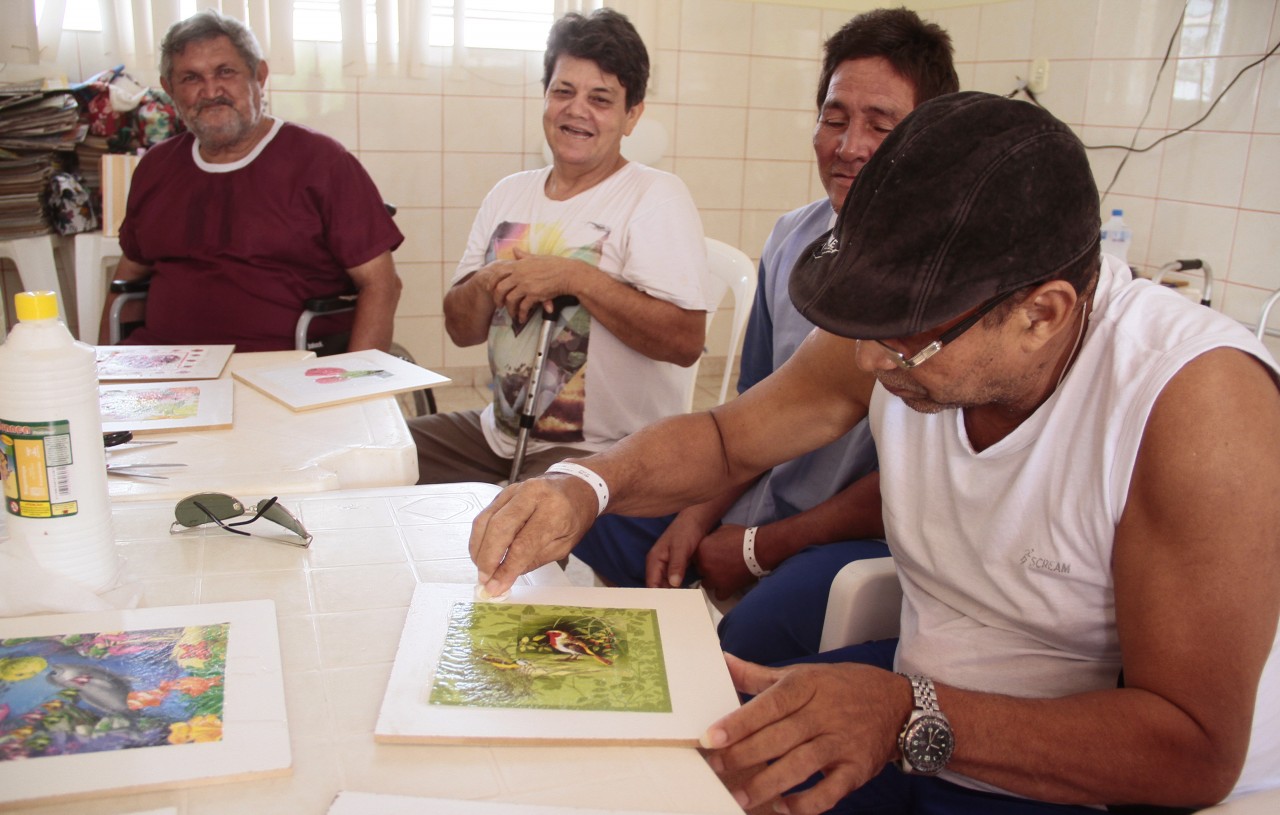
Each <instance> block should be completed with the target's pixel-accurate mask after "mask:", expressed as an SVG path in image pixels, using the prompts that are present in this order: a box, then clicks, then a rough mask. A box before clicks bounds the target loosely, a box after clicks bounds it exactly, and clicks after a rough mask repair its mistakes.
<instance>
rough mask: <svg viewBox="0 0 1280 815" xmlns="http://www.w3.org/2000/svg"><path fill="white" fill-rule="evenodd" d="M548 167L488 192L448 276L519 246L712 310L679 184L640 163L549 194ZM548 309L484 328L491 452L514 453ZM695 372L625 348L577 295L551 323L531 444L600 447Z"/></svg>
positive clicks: (676, 398)
mask: <svg viewBox="0 0 1280 815" xmlns="http://www.w3.org/2000/svg"><path fill="white" fill-rule="evenodd" d="M550 172H551V168H550V167H547V168H543V169H541V170H531V171H527V172H522V173H516V174H515V175H511V176H508V177H507V178H504V179H503V180H502V181H500V182H498V184H497V185H496V186H495V187H494V188H493V189H492V190H491V191H490V192H489V194H488V195H487V196H485V200H484V203H482V204H481V206H480V211H479V212H478V213H477V215H476V219H475V222H474V224H473V225H472V227H471V235H470V237H469V238H468V240H467V249H466V253H465V254H464V255H463V257H462V261H461V262H460V263H459V264H458V268H457V270H456V271H455V272H454V275H453V279H452V281H451V284H456V283H458V282H459V281H461V280H462V279H464V278H466V277H467V276H468V275H470V274H471V273H473V272H475V271H477V270H478V269H480V268H481V267H483V266H485V265H487V264H488V263H491V262H492V261H494V260H496V259H499V258H508V259H510V258H513V257H514V249H515V248H517V247H518V248H520V249H522V250H524V251H528V252H531V253H533V254H538V255H558V256H562V257H571V258H575V259H578V260H582V261H585V262H587V263H590V264H591V265H593V266H595V267H597V268H599V269H600V270H601V271H602V272H604V273H605V274H608V275H609V276H610V277H612V278H614V279H615V280H619V281H621V282H623V283H626V284H628V285H630V286H633V287H635V288H636V289H638V290H639V291H641V292H644V293H645V294H648V295H650V296H652V297H656V298H658V299H660V300H665V301H667V302H669V303H673V304H675V305H677V306H679V307H681V308H684V309H689V310H695V311H708V310H710V309H712V308H714V307H715V304H708V303H707V298H706V296H705V294H704V292H703V290H702V276H703V271H704V269H705V268H706V263H707V255H706V243H705V241H704V239H703V233H702V221H701V219H700V218H699V217H698V211H697V208H696V207H695V206H694V203H693V198H692V197H691V196H690V195H689V191H688V189H687V188H686V187H685V185H684V183H683V182H682V181H681V180H680V179H679V178H677V177H676V176H674V175H671V174H670V173H665V172H662V171H660V170H655V169H653V168H651V167H646V166H644V165H642V164H636V163H634V162H632V163H629V164H627V165H626V166H624V167H623V168H622V169H620V170H618V171H617V172H616V173H614V174H613V175H611V176H610V177H609V178H607V179H605V180H604V181H602V182H600V183H599V184H597V185H596V186H594V187H592V188H591V189H589V190H586V191H584V192H582V193H579V194H578V195H575V196H574V197H573V198H570V199H569V200H567V201H554V200H551V199H550V198H548V197H547V196H546V193H545V186H546V181H547V177H548V175H549V174H550ZM541 325H542V317H541V312H536V313H535V314H534V315H533V316H531V317H530V319H529V320H528V322H527V323H526V324H525V325H523V326H513V325H512V322H511V317H510V315H508V314H507V312H506V309H498V311H497V312H495V314H494V317H493V323H492V325H491V326H490V329H489V367H490V370H491V372H492V374H493V381H494V400H493V402H492V403H491V404H490V405H489V406H488V407H486V408H485V410H484V412H483V413H482V414H481V426H482V427H483V429H484V432H485V438H486V439H487V440H488V442H489V446H490V447H491V448H492V449H493V451H494V452H495V453H497V454H499V455H502V456H505V457H508V458H510V457H512V456H513V455H514V453H515V444H516V438H517V435H518V432H519V430H518V419H519V414H520V411H521V409H522V408H523V405H524V399H525V388H526V383H527V382H528V379H529V373H530V371H531V370H532V365H533V361H534V357H535V355H536V353H537V350H538V344H539V338H540V333H541V331H540V329H541ZM693 386H694V382H693V371H692V370H691V369H689V368H682V367H680V366H678V365H675V364H672V363H669V362H659V361H657V360H653V359H650V358H648V357H646V356H644V355H643V354H641V353H639V352H638V351H635V350H632V349H631V348H629V347H627V346H626V345H625V344H624V343H623V342H622V341H621V340H620V339H619V338H618V337H616V336H614V335H613V334H612V333H611V332H610V331H609V330H608V329H606V328H605V327H604V326H602V325H600V324H599V323H598V322H596V321H595V320H594V319H592V318H591V316H590V314H589V313H588V312H587V310H586V309H585V308H583V307H582V306H580V305H579V306H570V307H568V308H566V309H565V310H564V311H563V313H562V314H561V316H560V318H559V319H558V321H557V323H556V326H555V328H554V329H553V340H552V343H551V350H550V352H549V353H548V358H547V362H546V364H545V366H544V368H543V373H542V376H541V380H540V382H539V387H538V391H539V393H538V398H537V400H536V402H535V411H534V415H535V416H536V417H537V418H536V420H535V423H534V427H533V430H532V432H531V434H530V439H529V445H528V447H527V450H528V451H530V452H532V451H536V450H540V449H545V448H547V447H552V446H558V445H565V446H573V447H577V448H579V449H582V450H584V451H595V450H601V449H604V448H606V447H608V446H609V445H610V444H612V443H613V442H615V441H617V440H618V439H621V438H622V437H624V436H626V435H628V434H630V433H633V432H635V431H636V430H639V429H640V428H642V427H644V426H645V425H648V424H651V423H652V422H654V421H657V420H658V419H661V418H664V417H666V416H672V415H675V414H678V413H681V412H683V411H684V408H685V405H686V404H687V403H688V399H689V395H690V393H691V392H692V389H693Z"/></svg>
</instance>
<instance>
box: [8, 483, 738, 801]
mask: <svg viewBox="0 0 1280 815" xmlns="http://www.w3.org/2000/svg"><path fill="white" fill-rule="evenodd" d="M497 492H498V488H497V487H494V486H491V485H488V484H444V485H435V486H422V487H399V488H390V489H369V490H344V491H341V492H334V493H326V494H310V495H294V496H283V497H282V499H281V500H282V503H283V504H284V505H285V506H286V507H288V508H289V509H290V510H291V511H294V512H295V514H297V515H298V516H299V517H300V518H301V519H302V521H303V523H304V524H305V525H306V527H307V529H308V530H309V531H311V532H312V533H313V534H314V535H315V541H314V542H313V543H312V545H311V547H310V548H309V549H305V550H304V549H299V548H296V547H292V546H287V545H284V544H278V543H272V542H269V541H265V540H262V539H258V538H243V537H239V536H235V535H231V534H229V533H226V532H223V531H221V530H218V529H216V528H214V529H211V530H205V529H203V528H202V529H198V530H192V531H188V532H183V533H181V534H178V535H170V534H169V533H168V528H169V522H170V521H171V520H172V518H173V504H172V502H170V501H151V502H132V503H117V504H115V506H114V520H115V528H116V537H117V540H118V541H119V546H120V551H121V553H122V555H123V557H124V560H125V567H124V568H125V572H124V573H125V577H126V579H127V580H129V581H131V582H136V583H137V584H138V585H139V586H140V587H141V589H142V591H143V595H142V605H144V606H160V605H180V604H189V603H216V602H227V601H234V600H246V599H256V598H269V599H271V600H274V601H275V604H276V613H277V615H278V618H279V631H280V648H281V656H282V659H283V665H284V684H285V697H286V704H287V708H288V717H289V732H290V741H291V744H292V750H293V773H292V775H290V776H288V777H283V778H272V779H266V780H256V781H240V782H236V783H229V784H215V785H211V786H205V787H198V788H188V789H178V790H168V791H159V792H150V793H140V794H134V795H121V796H111V797H104V798H101V799H98V800H93V801H82V802H78V803H73V804H63V805H46V806H43V807H32V808H27V809H24V810H23V811H24V812H30V813H38V815H71V813H75V814H76V815H82V813H93V814H94V815H125V813H138V812H144V811H151V810H166V811H172V812H175V813H177V815H205V814H206V813H208V814H209V815H213V814H214V813H217V815H224V813H236V812H246V813H252V815H272V814H273V813H280V814H281V815H284V814H285V813H287V814H288V815H322V814H323V813H325V812H326V811H327V809H328V807H329V804H330V802H331V801H332V800H333V798H334V796H335V795H336V794H337V793H338V792H339V791H341V790H354V791H363V792H380V793H391V794H397V795H414V796H423V797H439V798H451V799H488V800H494V801H504V802H519V803H530V804H543V805H551V806H556V807H566V808H567V807H571V806H596V807H604V806H614V807H619V808H626V809H637V810H650V811H657V812H685V813H708V814H709V815H719V814H723V815H729V813H740V812H741V810H740V809H739V808H738V807H737V806H736V805H735V803H734V801H733V799H732V797H730V795H729V793H728V792H727V791H726V790H725V788H724V786H723V785H722V784H721V783H720V781H719V780H718V779H717V778H716V776H715V775H714V773H712V772H711V770H710V768H708V767H707V765H706V763H705V761H704V760H703V759H702V757H701V756H700V755H699V754H698V752H697V751H696V750H694V749H691V748H676V747H581V748H575V747H546V746H542V747H463V746H418V745H387V744H377V743H375V742H374V740H373V728H374V723H375V721H376V719H377V714H378V710H379V707H380V706H381V702H382V697H383V693H384V691H385V689H386V683H387V679H388V677H389V676H390V673H391V665H392V662H393V660H394V658H395V653H396V647H397V645H398V643H399V640H400V634H401V630H402V628H403V625H404V620H405V615H406V610H407V608H408V604H409V600H410V597H411V596H412V593H413V589H414V587H415V585H416V584H417V583H418V582H456V583H469V584H473V583H474V582H475V580H476V575H475V568H474V566H473V565H472V564H471V561H470V560H469V559H468V558H467V555H466V545H467V537H468V535H469V532H470V528H471V520H472V519H473V518H474V516H475V515H476V513H477V512H479V510H480V509H481V507H483V506H485V505H486V504H488V502H489V501H491V500H492V498H493V496H494V495H496V494H497ZM240 497H242V498H244V499H245V500H246V501H255V500H256V499H257V498H260V497H262V495H260V494H244V495H242V496H240ZM259 523H261V522H259ZM268 526H269V525H268ZM521 581H523V582H528V583H533V584H543V585H563V584H565V583H566V582H567V581H566V580H565V578H564V575H563V573H561V572H560V570H559V568H558V567H557V566H556V565H555V564H550V565H548V566H544V567H542V569H539V570H537V571H535V572H533V573H531V574H529V575H526V576H525V577H523V578H521ZM137 752H138V753H140V754H141V753H144V752H145V750H138V751H137ZM140 758H142V756H140ZM37 760H39V759H37ZM566 777H568V779H569V780H568V782H566ZM170 808H171V809H170ZM565 811H569V810H567V809H566V810H565Z"/></svg>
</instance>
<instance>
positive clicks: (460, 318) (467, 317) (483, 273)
mask: <svg viewBox="0 0 1280 815" xmlns="http://www.w3.org/2000/svg"><path fill="white" fill-rule="evenodd" d="M509 263H510V261H507V260H497V261H494V262H493V263H490V264H489V265H488V266H485V267H483V268H480V269H477V270H476V271H474V272H472V273H471V274H470V275H468V276H466V277H464V278H462V279H461V280H459V281H458V282H457V283H454V284H453V285H452V286H450V287H449V290H448V291H447V292H445V293H444V328H445V331H447V332H448V333H449V339H451V340H453V343H454V344H455V345H457V346H459V347H461V348H466V347H468V346H472V345H480V344H481V343H483V342H486V341H487V340H488V339H489V325H490V323H492V322H493V312H494V311H495V310H496V309H497V306H496V305H495V304H494V301H493V284H494V281H495V280H496V279H497V278H498V276H499V275H500V274H502V269H503V268H504V267H505V266H506V265H507V264H509Z"/></svg>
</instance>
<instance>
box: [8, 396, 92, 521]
mask: <svg viewBox="0 0 1280 815" xmlns="http://www.w3.org/2000/svg"><path fill="white" fill-rule="evenodd" d="M71 464H72V459H71V423H70V422H66V421H57V422H10V421H6V420H4V419H0V482H3V483H4V505H5V509H6V510H7V511H8V513H9V514H10V515H16V516H18V517H19V518H61V517H66V516H69V515H75V514H76V513H77V512H78V511H79V509H80V507H79V504H78V503H77V502H76V500H75V498H74V492H73V489H72V483H71Z"/></svg>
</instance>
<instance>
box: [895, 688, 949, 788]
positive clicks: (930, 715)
mask: <svg viewBox="0 0 1280 815" xmlns="http://www.w3.org/2000/svg"><path fill="white" fill-rule="evenodd" d="M903 675H904V676H906V674H903ZM907 679H909V680H911V692H912V693H913V694H914V695H915V709H914V710H912V711H911V715H910V716H908V717H907V723H906V724H905V725H903V727H902V733H901V734H899V735H898V749H900V750H901V751H902V771H903V772H905V773H914V774H916V775H937V774H938V773H940V772H942V768H943V767H945V766H947V762H948V761H949V760H950V759H951V754H952V753H953V752H954V751H955V749H956V737H955V734H954V733H953V732H952V731H951V722H949V721H948V720H947V717H946V714H944V713H943V712H942V711H941V710H939V709H938V694H937V692H936V691H935V690H934V688H933V680H932V679H927V678H925V677H923V676H907Z"/></svg>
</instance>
